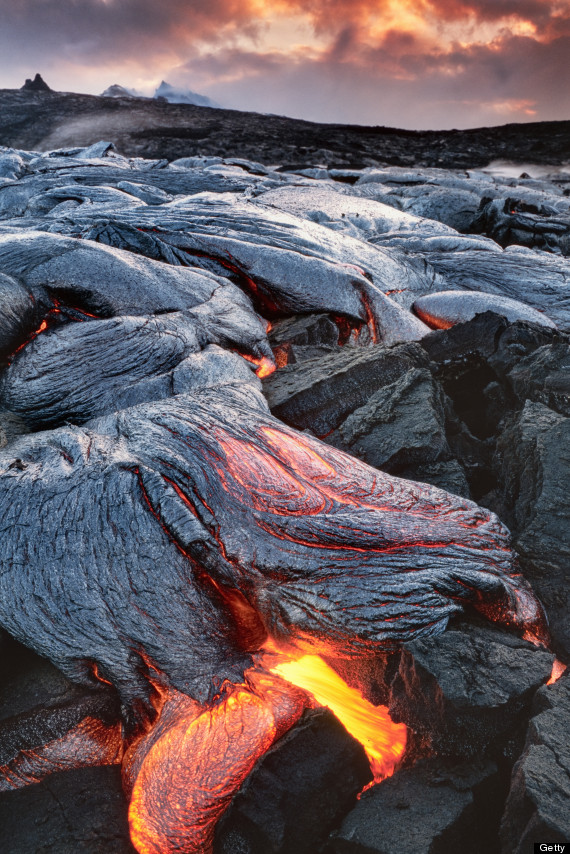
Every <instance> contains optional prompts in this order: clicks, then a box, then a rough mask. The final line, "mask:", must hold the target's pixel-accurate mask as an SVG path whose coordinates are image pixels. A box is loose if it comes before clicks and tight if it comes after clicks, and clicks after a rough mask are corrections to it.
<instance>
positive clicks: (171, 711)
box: [126, 669, 307, 854]
mask: <svg viewBox="0 0 570 854" xmlns="http://www.w3.org/2000/svg"><path fill="white" fill-rule="evenodd" d="M246 677H247V681H246V682H245V683H244V684H242V685H231V686H230V685H228V686H227V693H226V694H225V695H224V696H223V698H222V699H221V701H220V702H218V703H217V704H216V705H213V706H211V707H201V706H200V705H199V704H198V703H196V702H195V701H194V700H191V699H190V698H189V697H186V696H185V695H183V694H179V693H178V692H177V691H171V692H170V693H169V695H168V697H167V699H166V702H165V704H164V707H163V710H162V714H161V717H160V718H159V722H158V724H157V726H156V727H155V730H151V732H150V733H149V735H148V736H146V737H144V738H143V739H142V740H141V741H140V742H139V743H138V744H137V745H135V748H134V751H131V752H130V754H129V755H128V757H127V763H126V772H127V780H126V788H130V787H131V786H132V797H131V804H130V808H129V826H130V831H131V839H132V841H133V844H134V845H135V847H136V849H137V851H138V852H139V854H170V852H175V851H184V852H185V854H208V852H210V851H211V849H212V844H213V838H214V829H215V825H216V822H217V820H218V818H219V817H220V815H221V814H222V813H223V812H224V810H225V809H226V808H227V806H228V804H229V802H230V800H231V798H232V797H233V795H234V794H235V793H236V791H237V790H238V789H239V787H240V786H241V784H242V783H243V781H244V780H245V778H246V777H247V775H248V774H249V773H250V771H251V770H252V768H253V766H254V765H255V763H256V762H257V760H258V759H259V757H260V756H262V755H263V754H264V753H265V752H266V751H267V750H268V749H269V748H270V747H271V745H272V744H273V743H274V741H276V740H277V739H278V738H279V737H280V736H281V735H282V734H283V733H285V732H286V731H287V730H288V729H290V727H291V726H292V725H293V724H294V723H295V721H296V720H297V719H298V718H299V716H300V715H301V713H302V711H303V709H304V708H305V706H306V705H307V698H306V695H305V694H304V693H303V692H301V691H299V690H298V689H295V688H293V687H292V686H290V685H287V684H286V683H284V682H283V681H282V680H281V679H279V678H278V677H276V676H273V675H271V674H269V673H266V672H262V671H257V670H253V669H251V670H249V671H248V672H247V674H246ZM133 777H134V778H135V779H134V780H133ZM129 778H130V779H129Z"/></svg>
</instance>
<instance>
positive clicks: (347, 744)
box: [214, 709, 372, 854]
mask: <svg viewBox="0 0 570 854" xmlns="http://www.w3.org/2000/svg"><path fill="white" fill-rule="evenodd" d="M371 779H372V775H371V773H370V767H369V765H368V760H367V758H366V754H365V753H364V749H363V747H362V745H361V744H359V743H358V742H357V741H355V739H354V738H352V736H350V735H349V734H348V732H347V731H346V730H345V728H344V727H343V726H342V724H341V723H339V721H338V720H337V718H336V717H335V716H334V715H333V713H332V712H331V711H329V710H328V709H317V710H315V711H310V712H305V714H304V716H303V717H302V718H301V720H300V721H299V723H298V724H297V725H296V726H295V727H294V728H293V729H292V730H291V731H290V732H289V733H287V734H286V735H285V736H283V738H281V739H280V740H279V741H278V742H277V744H275V746H274V747H272V748H271V750H269V751H268V752H267V753H266V754H265V756H263V757H262V758H261V759H260V760H259V761H258V763H257V765H256V766H255V768H254V770H253V771H252V773H251V774H250V776H249V777H248V779H247V780H246V782H245V784H244V785H243V786H242V788H241V790H240V791H239V793H238V794H237V795H236V796H235V798H234V800H233V801H232V804H231V806H230V808H229V810H228V812H227V813H226V815H225V816H224V817H223V819H222V821H221V822H220V825H219V827H218V831H217V834H216V845H215V848H214V852H215V854H235V852H240V854H314V852H315V851H316V850H318V849H319V846H320V844H321V843H322V842H323V841H324V839H325V838H326V836H327V835H328V833H329V832H330V830H331V828H332V827H333V825H334V824H336V823H337V822H338V820H339V817H340V816H342V815H344V814H345V813H346V811H347V810H349V809H350V808H351V807H352V806H353V805H354V804H355V802H356V796H357V794H358V793H359V791H360V790H361V789H362V788H363V787H364V786H365V785H366V784H367V783H369V782H370V780H371Z"/></svg>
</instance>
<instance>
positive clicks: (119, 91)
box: [101, 83, 146, 98]
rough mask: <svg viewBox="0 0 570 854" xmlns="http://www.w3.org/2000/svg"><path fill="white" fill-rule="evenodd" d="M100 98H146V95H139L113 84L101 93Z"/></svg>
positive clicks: (132, 90)
mask: <svg viewBox="0 0 570 854" xmlns="http://www.w3.org/2000/svg"><path fill="white" fill-rule="evenodd" d="M101 98H146V95H139V93H138V92H137V91H136V90H135V89H127V88H126V86H120V85H119V84H118V83H113V85H112V86H107V88H106V89H105V91H104V92H101Z"/></svg>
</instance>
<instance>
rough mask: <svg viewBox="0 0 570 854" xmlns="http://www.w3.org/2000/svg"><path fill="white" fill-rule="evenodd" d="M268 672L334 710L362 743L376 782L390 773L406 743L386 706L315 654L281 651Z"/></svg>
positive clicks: (319, 703) (403, 728) (404, 736)
mask: <svg viewBox="0 0 570 854" xmlns="http://www.w3.org/2000/svg"><path fill="white" fill-rule="evenodd" d="M271 672H272V673H276V674H278V675H279V676H282V677H283V679H286V680H287V681H288V682H291V683H293V685H297V686H298V687H299V688H303V690H305V691H307V692H308V693H309V694H311V696H312V697H314V699H315V700H316V702H317V704H318V705H319V706H328V708H329V709H330V710H331V711H332V712H334V714H335V715H336V717H337V718H338V719H339V721H340V722H341V723H342V724H343V726H344V727H345V728H346V729H347V730H348V732H349V733H350V734H351V735H352V736H353V737H354V738H355V739H356V740H357V741H359V742H360V743H361V744H362V746H363V747H364V750H365V751H366V755H367V756H368V760H369V762H370V769H371V771H372V774H373V775H374V782H375V783H378V782H380V780H383V779H384V778H385V777H389V776H390V775H391V774H393V772H394V768H395V766H396V765H397V763H398V762H399V760H400V759H401V758H402V755H403V753H404V750H405V747H406V726H405V724H396V723H394V722H393V721H392V720H391V718H390V716H389V714H388V709H387V708H386V706H373V705H372V703H369V702H368V700H366V698H365V697H363V696H362V694H361V693H360V691H358V690H357V689H356V688H351V687H350V686H349V685H347V684H346V682H345V681H344V680H343V679H341V677H340V676H339V675H338V673H336V672H335V671H334V670H333V669H332V667H329V665H328V664H327V663H326V662H325V661H323V659H322V658H320V656H318V655H303V656H301V657H300V658H294V657H290V656H287V655H286V654H281V655H280V656H279V660H278V661H277V663H275V664H274V665H273V666H272V667H271Z"/></svg>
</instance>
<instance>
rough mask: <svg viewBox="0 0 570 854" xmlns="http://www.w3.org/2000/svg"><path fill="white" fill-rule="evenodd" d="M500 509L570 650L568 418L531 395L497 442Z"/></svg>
mask: <svg viewBox="0 0 570 854" xmlns="http://www.w3.org/2000/svg"><path fill="white" fill-rule="evenodd" d="M495 466H496V470H497V472H498V477H499V482H500V484H501V488H500V490H499V494H498V499H497V500H498V502H499V503H498V510H499V511H500V513H501V516H502V518H503V519H504V520H505V521H506V523H507V524H508V525H509V526H510V528H511V531H512V533H513V535H514V541H515V545H516V548H517V551H518V553H519V555H520V560H521V566H522V569H523V572H524V574H525V576H526V577H527V578H528V579H529V580H530V581H531V582H532V584H533V587H534V589H535V590H536V591H537V593H538V595H539V596H540V598H541V600H542V602H543V604H544V606H545V608H546V611H547V614H548V618H549V621H550V630H551V632H552V636H553V638H554V640H555V642H556V643H557V644H559V645H560V647H561V648H562V649H565V650H566V651H567V652H568V651H570V626H569V622H568V607H569V605H570V584H569V580H568V561H569V560H570V508H569V504H568V477H569V473H570V418H567V417H565V416H564V415H561V414H559V413H557V412H554V411H553V410H552V409H549V408H548V407H547V406H544V404H542V403H535V402H532V401H527V402H526V404H525V406H524V409H523V410H522V412H521V413H520V415H519V416H517V417H516V418H515V419H513V420H512V422H511V423H510V425H509V426H508V427H507V428H506V429H505V430H504V431H503V433H502V434H501V436H500V437H499V441H498V443H497V454H496V459H495Z"/></svg>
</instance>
